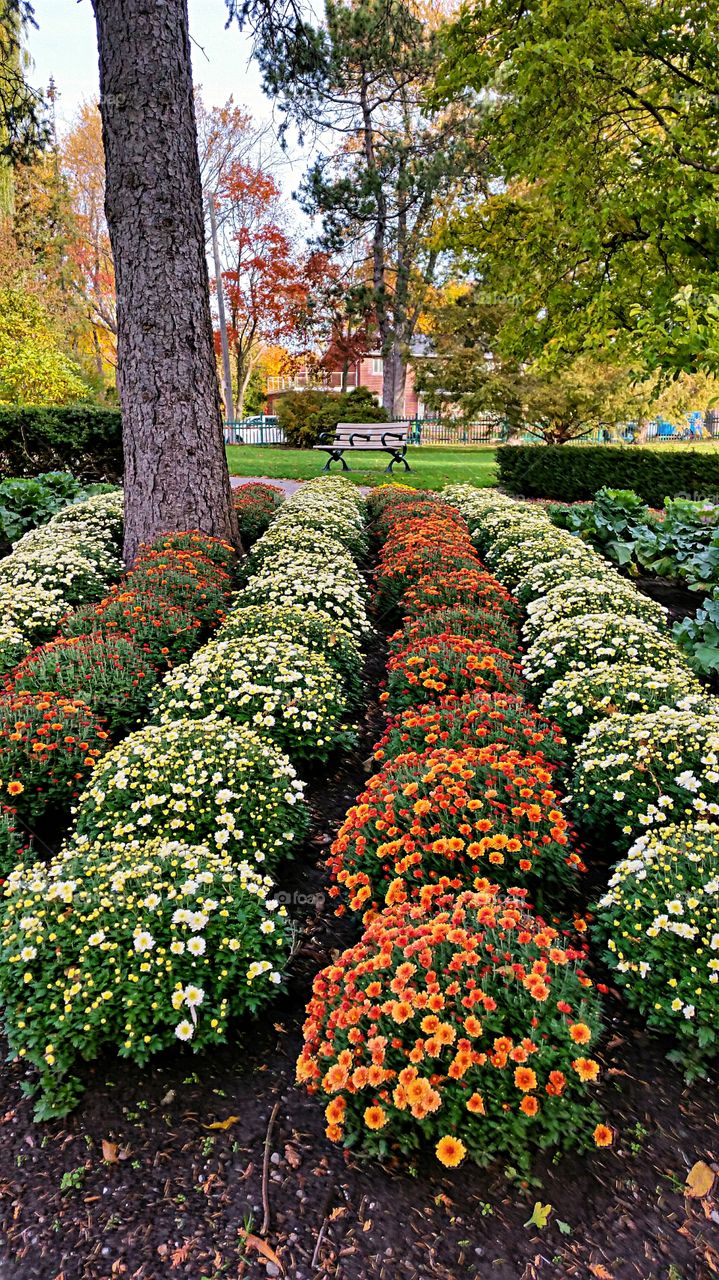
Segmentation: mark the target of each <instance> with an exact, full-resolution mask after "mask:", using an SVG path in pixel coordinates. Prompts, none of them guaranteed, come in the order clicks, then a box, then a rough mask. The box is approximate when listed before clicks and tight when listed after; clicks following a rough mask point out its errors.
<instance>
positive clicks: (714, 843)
mask: <svg viewBox="0 0 719 1280" xmlns="http://www.w3.org/2000/svg"><path fill="white" fill-rule="evenodd" d="M597 930H598V932H599V934H600V936H601V937H602V938H603V939H604V941H605V942H606V946H607V958H608V960H609V964H610V965H611V967H612V969H613V970H614V978H615V981H616V983H617V985H618V986H620V987H621V988H622V989H623V991H624V996H625V999H626V1000H627V1002H628V1003H629V1004H630V1005H631V1006H632V1007H633V1008H635V1009H638V1010H639V1012H640V1013H641V1015H642V1017H643V1018H645V1019H646V1022H647V1025H648V1026H649V1027H651V1028H652V1029H653V1030H655V1031H658V1032H661V1033H662V1034H664V1035H669V1036H671V1037H672V1038H673V1039H674V1040H675V1042H676V1045H675V1048H674V1050H673V1051H672V1053H671V1054H670V1057H672V1058H673V1059H674V1060H675V1061H677V1062H679V1063H681V1064H682V1065H683V1066H684V1068H685V1070H686V1073H687V1077H688V1078H689V1079H690V1080H691V1079H693V1078H695V1077H696V1076H698V1075H701V1074H704V1073H705V1072H706V1069H707V1067H708V1066H709V1064H710V1062H711V1061H712V1060H713V1059H715V1058H716V1054H717V1048H719V827H717V826H715V825H712V824H710V823H707V822H697V823H683V824H681V825H679V826H668V827H663V828H662V829H661V830H659V831H650V832H647V833H646V834H645V835H642V836H641V837H640V838H639V840H638V841H637V842H636V844H635V845H634V846H633V847H632V848H631V849H630V850H629V853H628V855H627V857H626V858H625V859H624V860H623V861H622V862H620V863H619V864H618V866H616V867H615V868H614V872H613V874H612V877H611V879H610V881H609V888H608V891H607V893H606V894H605V895H604V897H603V898H602V899H601V901H600V903H599V908H598V913H597Z"/></svg>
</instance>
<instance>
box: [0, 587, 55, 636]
mask: <svg viewBox="0 0 719 1280" xmlns="http://www.w3.org/2000/svg"><path fill="white" fill-rule="evenodd" d="M66 611H67V605H66V604H65V601H64V600H63V597H62V595H61V593H60V592H59V591H49V590H46V589H45V588H44V587H35V586H24V587H19V586H17V587H14V586H7V585H5V584H0V616H2V618H3V619H4V620H5V622H7V623H8V624H9V625H10V626H13V627H16V628H17V630H18V631H20V632H21V633H22V635H23V636H24V637H25V639H26V640H27V641H28V643H29V644H30V645H35V644H39V643H41V642H42V641H43V640H49V638H50V636H52V635H53V634H54V633H55V631H56V629H57V627H58V624H59V622H60V619H61V618H62V617H63V615H64V614H65V612H66Z"/></svg>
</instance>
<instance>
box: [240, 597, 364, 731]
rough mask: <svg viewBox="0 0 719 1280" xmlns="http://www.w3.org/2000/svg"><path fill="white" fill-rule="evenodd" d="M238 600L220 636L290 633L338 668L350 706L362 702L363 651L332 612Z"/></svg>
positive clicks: (295, 639)
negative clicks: (252, 603)
mask: <svg viewBox="0 0 719 1280" xmlns="http://www.w3.org/2000/svg"><path fill="white" fill-rule="evenodd" d="M238 600H239V602H240V603H239V607H237V608H234V609H230V611H229V613H228V614H227V617H226V618H225V621H224V623H223V624H222V628H221V629H220V631H219V633H218V639H221V640H233V639H238V638H240V637H242V636H248V637H252V636H261V635H273V634H275V633H277V634H280V633H281V634H282V635H284V636H289V637H290V638H291V639H292V641H294V642H300V643H301V644H304V645H306V646H307V648H308V649H311V650H312V652H313V653H320V654H321V655H322V657H323V658H325V659H326V660H327V662H328V663H329V665H330V666H331V667H332V670H333V671H336V672H337V675H338V677H339V679H340V680H341V682H342V684H343V686H344V690H345V693H346V696H347V703H348V706H351V707H352V708H354V707H356V706H358V705H359V703H360V701H361V699H362V692H363V685H362V679H361V670H362V651H361V649H360V647H359V644H358V643H357V640H356V639H355V637H354V636H353V635H352V633H351V632H350V631H349V630H348V629H347V628H346V627H344V626H340V625H338V623H337V622H336V620H335V619H334V618H333V617H331V615H330V614H329V613H323V612H321V611H319V612H317V613H308V612H307V611H306V610H305V609H303V608H300V607H299V606H298V605H284V606H275V605H271V604H268V605H247V606H245V605H244V604H242V600H243V597H242V596H239V597H238Z"/></svg>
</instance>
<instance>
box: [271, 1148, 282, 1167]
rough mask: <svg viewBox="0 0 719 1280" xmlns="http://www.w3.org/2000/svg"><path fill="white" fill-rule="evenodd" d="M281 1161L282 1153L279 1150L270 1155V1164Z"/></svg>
mask: <svg viewBox="0 0 719 1280" xmlns="http://www.w3.org/2000/svg"><path fill="white" fill-rule="evenodd" d="M279 1163H280V1153H279V1151H273V1152H272V1155H271V1156H270V1164H279Z"/></svg>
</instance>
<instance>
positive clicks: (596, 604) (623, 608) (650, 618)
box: [522, 577, 667, 644]
mask: <svg viewBox="0 0 719 1280" xmlns="http://www.w3.org/2000/svg"><path fill="white" fill-rule="evenodd" d="M585 613H591V614H596V613H605V614H606V613H612V614H613V615H614V616H615V617H617V618H638V619H639V621H640V622H646V623H649V624H650V625H651V626H655V627H658V628H659V629H660V630H662V629H665V628H666V622H667V611H666V609H665V608H664V607H663V605H660V604H657V603H656V601H655V600H649V599H647V597H646V596H640V595H639V592H638V591H636V590H635V588H634V587H633V586H631V584H630V583H628V582H623V581H622V579H619V581H618V582H613V581H606V580H605V581H602V580H599V581H597V580H596V579H593V578H582V577H577V578H570V579H569V580H568V581H567V582H564V583H562V584H561V585H560V586H558V587H553V588H552V590H551V591H548V592H547V594H546V595H544V596H542V598H541V599H539V600H534V601H532V603H530V604H529V605H528V606H527V620H526V622H525V624H524V626H523V628H522V635H523V637H524V639H525V641H526V642H527V643H528V644H531V642H532V641H533V640H535V639H537V638H538V637H539V636H540V635H541V634H542V632H543V631H547V630H549V628H550V627H556V626H561V625H562V624H563V623H564V622H566V621H567V620H568V619H569V618H575V617H577V615H579V614H585Z"/></svg>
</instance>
